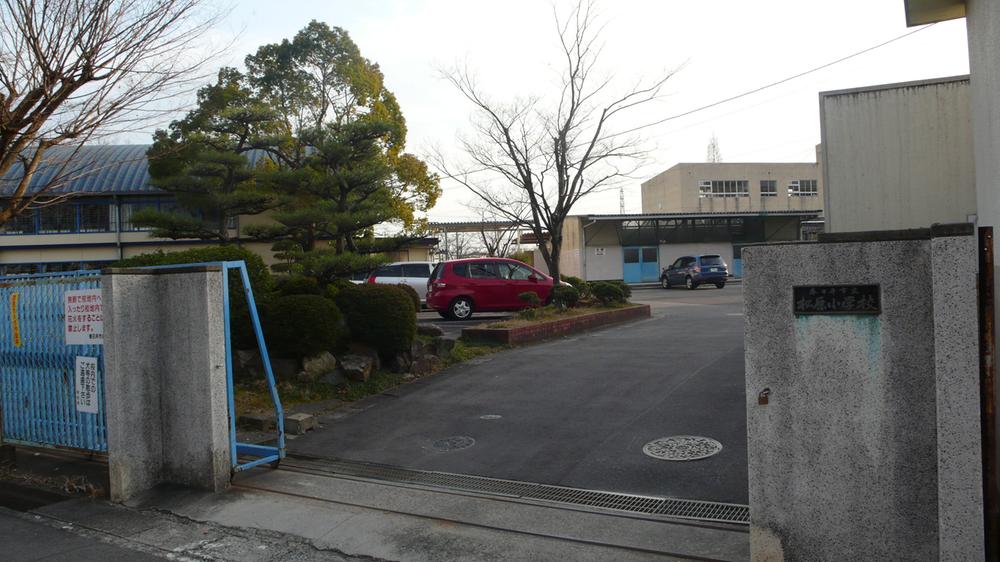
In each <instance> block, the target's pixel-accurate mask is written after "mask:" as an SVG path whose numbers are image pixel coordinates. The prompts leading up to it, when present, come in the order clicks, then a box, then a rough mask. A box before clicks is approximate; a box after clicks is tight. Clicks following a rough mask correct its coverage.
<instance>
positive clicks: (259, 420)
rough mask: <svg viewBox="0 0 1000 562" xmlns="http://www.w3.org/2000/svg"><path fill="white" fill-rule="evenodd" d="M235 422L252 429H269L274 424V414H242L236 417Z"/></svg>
mask: <svg viewBox="0 0 1000 562" xmlns="http://www.w3.org/2000/svg"><path fill="white" fill-rule="evenodd" d="M236 423H237V425H239V426H240V427H242V428H244V429H249V430H252V431H271V430H273V429H274V426H275V423H274V416H273V415H269V414H243V415H242V416H240V417H238V418H236Z"/></svg>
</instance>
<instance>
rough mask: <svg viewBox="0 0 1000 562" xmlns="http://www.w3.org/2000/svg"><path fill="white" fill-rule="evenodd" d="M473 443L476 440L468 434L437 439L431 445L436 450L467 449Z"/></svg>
mask: <svg viewBox="0 0 1000 562" xmlns="http://www.w3.org/2000/svg"><path fill="white" fill-rule="evenodd" d="M475 444H476V440H475V439H473V438H472V437H469V436H468V435H453V436H451V437H445V438H444V439H438V440H437V441H435V442H434V445H433V447H434V448H435V449H437V450H438V451H457V450H459V449H467V448H469V447H471V446H473V445H475Z"/></svg>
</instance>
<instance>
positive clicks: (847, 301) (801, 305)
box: [792, 285, 882, 314]
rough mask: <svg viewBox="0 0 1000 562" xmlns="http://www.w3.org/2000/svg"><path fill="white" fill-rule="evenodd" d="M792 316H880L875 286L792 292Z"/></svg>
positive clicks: (797, 289) (808, 287) (823, 288)
mask: <svg viewBox="0 0 1000 562" xmlns="http://www.w3.org/2000/svg"><path fill="white" fill-rule="evenodd" d="M792 293H793V296H792V299H793V309H794V311H795V314H880V313H881V312H882V302H881V298H880V291H879V286H878V285H818V286H805V287H793V288H792Z"/></svg>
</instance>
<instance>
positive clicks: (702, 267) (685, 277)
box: [660, 254, 729, 289]
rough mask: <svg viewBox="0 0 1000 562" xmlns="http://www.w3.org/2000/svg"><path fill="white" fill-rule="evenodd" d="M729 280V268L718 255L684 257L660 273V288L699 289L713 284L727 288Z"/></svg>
mask: <svg viewBox="0 0 1000 562" xmlns="http://www.w3.org/2000/svg"><path fill="white" fill-rule="evenodd" d="M728 278H729V266H728V265H726V262H725V260H723V259H722V256H720V255H718V254H705V255H701V256H684V257H681V258H677V261H675V262H674V263H672V264H671V265H670V267H667V268H666V269H664V270H663V272H662V273H660V286H662V287H663V288H664V289H669V288H671V287H675V286H684V287H687V288H688V289H697V288H698V286H699V285H703V284H706V283H712V284H714V285H715V286H716V287H718V288H720V289H721V288H723V287H725V286H726V280H727V279H728Z"/></svg>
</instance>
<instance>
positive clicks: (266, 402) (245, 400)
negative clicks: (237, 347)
mask: <svg viewBox="0 0 1000 562" xmlns="http://www.w3.org/2000/svg"><path fill="white" fill-rule="evenodd" d="M278 396H280V397H281V405H282V406H285V407H288V406H294V405H296V404H306V403H309V402H319V401H321V400H329V399H331V398H337V397H338V396H337V387H335V386H333V385H332V384H327V383H325V382H279V383H278ZM234 400H235V402H236V411H237V412H240V413H249V412H270V411H273V410H274V403H273V402H271V393H270V391H268V389H267V382H266V381H263V380H260V381H254V382H251V383H243V384H239V385H237V386H236V396H235V397H234Z"/></svg>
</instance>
